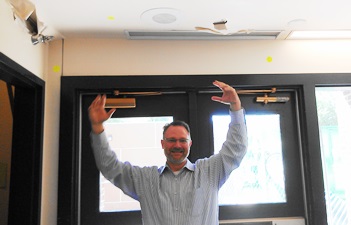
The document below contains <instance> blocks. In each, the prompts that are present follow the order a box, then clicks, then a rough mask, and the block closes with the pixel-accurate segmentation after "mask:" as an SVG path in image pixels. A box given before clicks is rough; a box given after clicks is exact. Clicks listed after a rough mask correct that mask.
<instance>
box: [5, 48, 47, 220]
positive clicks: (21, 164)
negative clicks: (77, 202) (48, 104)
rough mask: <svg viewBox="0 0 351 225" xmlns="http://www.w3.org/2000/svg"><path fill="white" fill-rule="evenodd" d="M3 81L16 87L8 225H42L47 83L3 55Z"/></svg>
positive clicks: (13, 109)
mask: <svg viewBox="0 0 351 225" xmlns="http://www.w3.org/2000/svg"><path fill="white" fill-rule="evenodd" d="M0 80H3V81H4V82H6V83H7V86H11V87H14V90H15V91H14V93H13V96H11V94H10V93H9V96H10V105H11V107H12V113H13V116H12V118H13V131H12V148H11V162H10V165H11V167H10V168H8V169H10V170H11V172H10V174H11V177H10V184H9V185H7V186H8V188H9V204H8V222H7V223H8V224H33V225H34V224H40V204H41V180H42V179H41V174H42V149H43V147H42V142H43V140H42V139H43V118H44V116H43V115H44V85H45V83H44V81H43V80H41V79H40V78H38V77H37V76H35V75H34V74H32V73H31V72H29V71H28V70H26V69H25V68H23V67H22V66H20V65H19V64H17V63H16V62H14V61H13V60H11V59H10V58H8V57H7V56H6V55H4V54H2V53H0Z"/></svg>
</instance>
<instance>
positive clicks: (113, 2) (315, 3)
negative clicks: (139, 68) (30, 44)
mask: <svg viewBox="0 0 351 225" xmlns="http://www.w3.org/2000/svg"><path fill="white" fill-rule="evenodd" d="M33 2H34V3H35V5H36V9H37V15H38V18H39V20H41V21H42V22H44V23H45V25H46V26H47V28H46V30H45V31H44V34H45V35H55V38H65V39H67V38H126V36H125V34H124V31H125V30H133V31H135V30H143V31H145V30H146V31H194V30H195V27H196V26H201V27H209V28H213V24H212V23H213V22H216V21H220V20H222V19H225V20H227V21H228V22H227V24H226V27H227V28H228V29H229V30H230V31H232V32H237V31H238V30H256V31H260V30H269V31H272V30H273V31H285V32H286V33H289V32H290V31H292V30H340V29H346V30H351V1H350V0H190V1H188V0H187V1H185V0H177V1H176V0H124V1H122V0H56V1H55V0H33ZM157 18H159V19H161V21H162V22H163V23H157V22H155V21H154V20H155V19H156V20H157ZM172 21H174V22H172ZM165 22H168V23H165Z"/></svg>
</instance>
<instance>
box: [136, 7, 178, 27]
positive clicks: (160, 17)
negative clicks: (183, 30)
mask: <svg viewBox="0 0 351 225" xmlns="http://www.w3.org/2000/svg"><path fill="white" fill-rule="evenodd" d="M140 18H141V20H143V21H145V22H151V23H157V24H161V25H167V24H174V23H177V22H179V20H180V19H181V13H180V11H179V10H178V9H173V8H154V9H149V10H146V11H145V12H143V13H142V14H141V16H140Z"/></svg>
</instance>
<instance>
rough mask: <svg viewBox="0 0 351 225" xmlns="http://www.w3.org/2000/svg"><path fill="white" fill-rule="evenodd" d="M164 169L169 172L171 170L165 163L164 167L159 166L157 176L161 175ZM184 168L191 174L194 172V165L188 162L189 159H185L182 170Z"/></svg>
mask: <svg viewBox="0 0 351 225" xmlns="http://www.w3.org/2000/svg"><path fill="white" fill-rule="evenodd" d="M166 168H168V169H169V170H171V169H170V168H169V166H168V164H167V163H166V164H165V165H164V166H161V167H160V168H159V169H158V172H159V174H160V175H161V174H162V173H163V171H165V169H166ZM184 168H187V169H188V170H189V171H192V172H194V171H195V165H194V164H193V163H192V162H190V160H189V159H186V164H185V165H184V167H183V168H182V169H184Z"/></svg>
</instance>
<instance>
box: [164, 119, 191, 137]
mask: <svg viewBox="0 0 351 225" xmlns="http://www.w3.org/2000/svg"><path fill="white" fill-rule="evenodd" d="M170 126H181V127H184V128H185V129H186V130H187V131H188V133H189V136H190V127H189V125H188V124H187V123H186V122H184V121H181V120H175V121H173V122H171V123H167V124H166V125H164V126H163V136H164V135H165V133H166V131H167V129H168V128H169V127H170Z"/></svg>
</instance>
